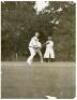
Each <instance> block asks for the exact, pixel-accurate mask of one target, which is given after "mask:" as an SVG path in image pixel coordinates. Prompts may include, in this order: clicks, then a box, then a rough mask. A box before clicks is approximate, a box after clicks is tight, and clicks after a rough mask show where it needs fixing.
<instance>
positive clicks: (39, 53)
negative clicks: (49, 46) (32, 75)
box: [37, 50, 43, 63]
mask: <svg viewBox="0 0 77 100" xmlns="http://www.w3.org/2000/svg"><path fill="white" fill-rule="evenodd" d="M37 53H38V55H39V56H40V61H41V63H43V56H42V52H41V50H38V51H37Z"/></svg>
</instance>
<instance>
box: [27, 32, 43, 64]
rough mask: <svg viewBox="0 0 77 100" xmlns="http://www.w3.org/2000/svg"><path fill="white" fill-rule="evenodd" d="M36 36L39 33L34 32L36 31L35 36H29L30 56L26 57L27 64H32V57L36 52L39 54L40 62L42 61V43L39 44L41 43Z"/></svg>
mask: <svg viewBox="0 0 77 100" xmlns="http://www.w3.org/2000/svg"><path fill="white" fill-rule="evenodd" d="M38 37H39V33H38V32H36V33H35V36H33V37H32V38H31V41H30V43H29V51H30V56H29V58H28V59H27V63H28V64H29V65H31V64H32V62H33V58H34V56H35V55H36V54H37V53H38V55H39V56H40V60H41V62H43V57H42V53H41V47H42V45H41V43H40V42H39V39H38Z"/></svg>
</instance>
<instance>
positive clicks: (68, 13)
mask: <svg viewBox="0 0 77 100" xmlns="http://www.w3.org/2000/svg"><path fill="white" fill-rule="evenodd" d="M34 5H35V2H17V1H15V2H13V1H11V2H10V1H9V2H4V3H1V59H2V60H14V59H16V57H17V59H18V60H19V59H20V58H21V60H22V59H26V58H27V57H28V55H29V51H28V43H29V41H30V38H31V37H32V36H33V35H34V33H35V32H36V31H38V32H40V41H41V42H42V43H44V42H45V41H46V39H47V36H48V35H51V36H52V37H53V40H54V42H55V53H56V60H62V61H65V60H68V61H72V60H75V3H73V2H49V6H48V7H46V8H45V9H44V10H43V11H41V12H40V13H39V14H38V15H37V14H36V10H35V9H34ZM44 51H45V47H44V48H43V49H42V52H43V53H44Z"/></svg>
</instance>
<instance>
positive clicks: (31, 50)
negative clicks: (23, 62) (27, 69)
mask: <svg viewBox="0 0 77 100" xmlns="http://www.w3.org/2000/svg"><path fill="white" fill-rule="evenodd" d="M29 50H30V54H31V55H30V56H29V58H28V60H27V63H28V64H29V65H31V64H32V61H33V58H34V56H35V54H36V53H35V50H34V49H33V48H32V47H31V48H29Z"/></svg>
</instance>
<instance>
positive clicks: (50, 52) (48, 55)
mask: <svg viewBox="0 0 77 100" xmlns="http://www.w3.org/2000/svg"><path fill="white" fill-rule="evenodd" d="M54 58H55V53H54V42H53V41H52V37H51V36H48V40H47V41H46V50H45V54H44V59H45V60H46V61H49V60H50V59H51V61H53V60H54Z"/></svg>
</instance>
